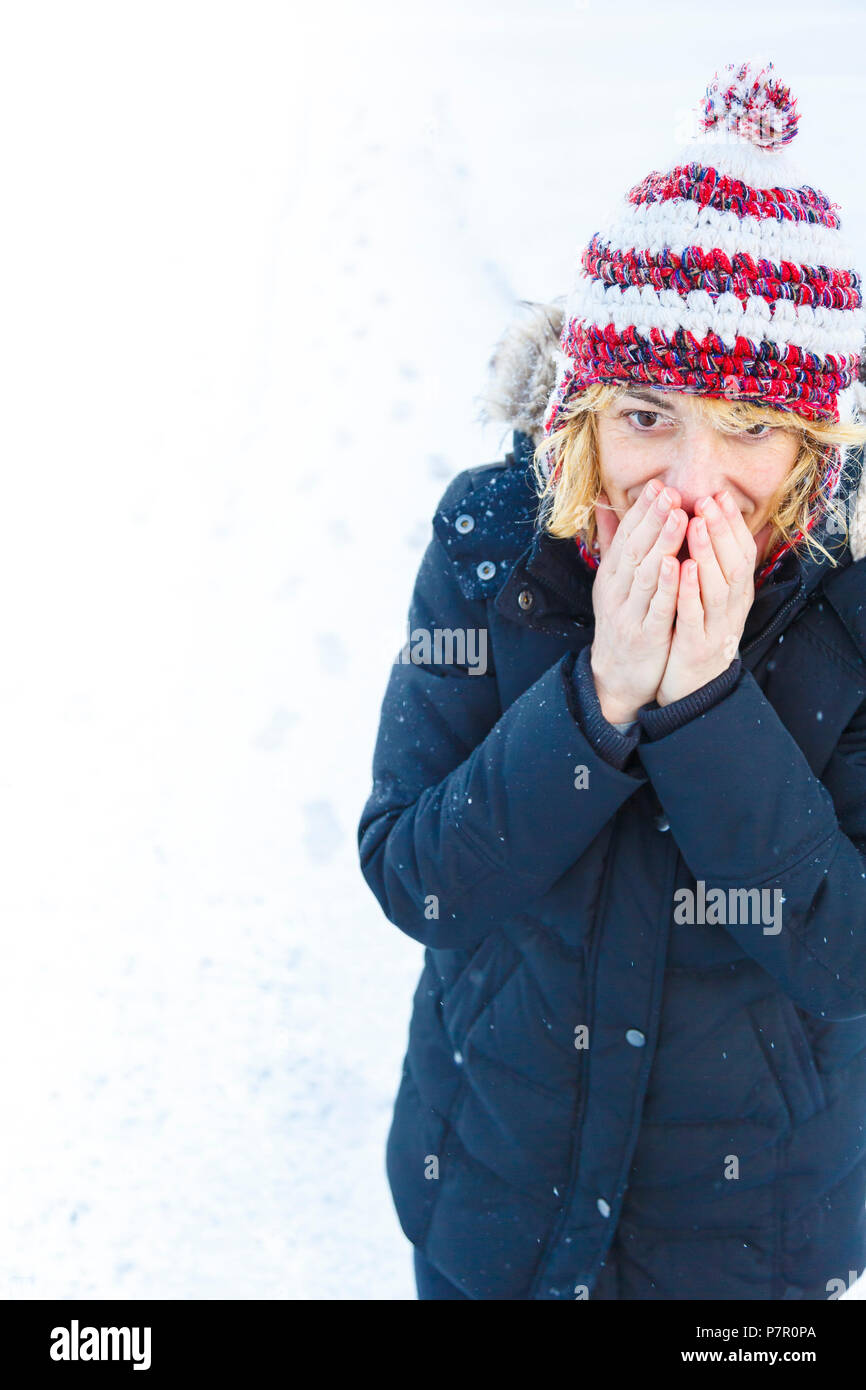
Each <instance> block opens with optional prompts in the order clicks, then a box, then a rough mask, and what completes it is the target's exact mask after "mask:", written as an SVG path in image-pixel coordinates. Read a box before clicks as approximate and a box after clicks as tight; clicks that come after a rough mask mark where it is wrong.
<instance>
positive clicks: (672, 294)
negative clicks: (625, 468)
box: [544, 62, 866, 434]
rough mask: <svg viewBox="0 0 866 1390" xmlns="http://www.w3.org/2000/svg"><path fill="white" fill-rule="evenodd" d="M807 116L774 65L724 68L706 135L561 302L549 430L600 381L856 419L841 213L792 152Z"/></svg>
mask: <svg viewBox="0 0 866 1390" xmlns="http://www.w3.org/2000/svg"><path fill="white" fill-rule="evenodd" d="M798 121H799V113H798V112H797V110H796V101H795V100H794V98H792V96H791V93H790V90H789V89H788V87H786V86H784V84H783V83H781V82H780V81H779V79H778V78H777V77H775V76H774V75H773V64H772V63H771V62H767V63H765V64H763V65H759V64H758V63H749V62H746V63H740V64H734V63H729V64H728V65H727V67H725V68H724V69H723V71H722V73H721V75H720V74H719V73H716V74H715V76H714V77H713V80H712V82H711V83H710V85H709V87H708V88H707V92H706V96H705V98H704V99H703V101H702V103H701V105H700V107H699V108H698V111H697V133H696V134H695V135H693V136H692V138H691V139H690V141H689V142H688V143H687V144H685V145H681V146H680V147H679V148H678V149H677V150H676V151H675V153H674V157H673V162H672V164H671V165H669V166H668V167H666V169H665V170H664V171H662V172H659V171H658V170H655V171H653V172H652V173H650V174H648V175H647V177H646V178H645V179H644V180H643V181H642V182H641V183H639V184H637V185H636V186H635V187H633V188H631V189H630V190H629V191H628V193H627V194H626V196H625V198H624V199H623V200H621V202H620V204H619V205H618V207H617V208H616V210H615V211H614V213H613V215H612V217H611V218H609V219H608V221H607V224H606V227H605V229H604V230H602V231H599V232H597V233H596V234H595V235H594V236H593V237H592V239H591V240H590V243H589V245H588V246H587V247H586V249H585V250H584V251H583V253H582V256H581V260H580V269H579V272H578V280H577V284H576V286H575V288H574V290H573V291H572V294H571V296H570V297H569V298H568V300H567V302H566V305H565V318H564V324H563V329H562V336H561V338H560V348H561V353H560V354H559V355H558V370H557V378H556V384H555V386H554V389H553V391H552V392H551V394H550V397H549V400H548V404H547V410H546V414H545V421H544V428H545V433H546V434H550V433H551V431H552V430H553V429H555V428H556V426H557V423H559V416H560V412H561V411H562V408H563V407H564V406H565V405H566V404H567V403H568V401H569V400H570V399H571V397H572V396H573V395H574V394H575V393H576V392H578V391H580V390H583V389H584V388H585V387H587V386H589V385H592V384H593V383H595V382H618V383H621V384H626V383H632V384H637V383H639V382H640V383H643V384H647V383H652V384H653V385H655V386H658V387H668V388H677V389H680V390H685V391H693V392H697V393H699V394H701V395H707V396H719V397H728V398H730V399H746V400H748V399H751V400H755V401H759V402H761V403H762V404H765V405H768V406H772V407H773V408H775V409H782V410H791V411H796V412H797V413H798V414H800V415H803V416H805V417H806V418H807V419H810V420H819V419H824V420H835V421H838V420H839V419H840V418H847V417H848V416H849V415H850V406H849V405H848V403H847V398H844V401H843V407H844V408H843V410H842V413H841V415H840V409H839V399H838V397H839V393H840V392H843V391H845V390H846V388H848V387H849V386H850V385H851V383H852V382H854V381H856V379H857V368H858V361H859V354H860V351H861V348H862V347H863V345H864V341H866V328H864V325H866V315H864V311H863V308H862V307H861V306H862V299H861V279H860V276H859V275H858V274H857V272H856V271H855V270H853V269H851V255H850V252H849V250H848V248H847V247H846V246H845V244H844V242H843V240H842V236H841V231H840V227H841V220H840V217H839V205H838V204H837V203H832V202H831V201H830V199H829V198H827V197H826V196H825V195H824V194H823V193H820V192H818V190H817V189H815V188H813V187H811V185H809V184H807V183H805V182H804V181H803V180H802V178H801V177H800V174H799V172H798V171H797V169H796V168H795V166H794V165H793V164H792V162H791V159H790V155H789V153H788V151H787V149H786V146H788V145H790V143H791V141H792V140H793V139H794V137H795V136H796V134H797V124H798Z"/></svg>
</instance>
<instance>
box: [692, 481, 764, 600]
mask: <svg viewBox="0 0 866 1390" xmlns="http://www.w3.org/2000/svg"><path fill="white" fill-rule="evenodd" d="M734 510H735V511H736V513H737V515H738V516H739V517H740V520H741V521H742V515H741V513H740V510H739V508H738V507H735V508H734ZM695 514H696V515H697V516H701V517H702V518H703V519H704V521H705V522H706V523H707V530H708V532H709V536H710V541H711V542H712V546H713V550H714V551H715V554H716V559H717V560H718V562H719V567H720V569H721V571H722V573H723V575H724V576H725V579H726V580H727V582H728V584H730V585H731V586H733V587H735V588H742V587H744V586H745V584H746V583H747V581H748V580H749V579H750V578H751V576H752V574H753V572H754V565H753V564H750V560H749V555H748V553H747V551H746V549H744V539H743V536H742V532H740V533H739V534H735V533H734V528H733V526H732V525H731V520H729V518H728V517H727V516H726V515H725V512H724V511H723V510H722V508H721V506H720V505H719V503H718V501H717V500H716V498H715V497H704V498H703V499H702V500H701V501H700V502H697V503H696V504H695ZM743 526H744V527H745V522H743ZM745 529H746V530H747V531H748V527H745Z"/></svg>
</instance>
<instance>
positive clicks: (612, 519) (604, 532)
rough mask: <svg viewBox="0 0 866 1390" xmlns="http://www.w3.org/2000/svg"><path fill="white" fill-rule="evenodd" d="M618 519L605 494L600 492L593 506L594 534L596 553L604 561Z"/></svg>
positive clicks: (615, 530)
mask: <svg viewBox="0 0 866 1390" xmlns="http://www.w3.org/2000/svg"><path fill="white" fill-rule="evenodd" d="M619 524H620V523H619V518H618V517H617V514H616V512H615V511H614V509H613V507H612V506H611V505H610V501H609V499H608V496H607V493H606V492H600V493H599V495H598V498H597V500H596V504H595V533H596V536H597V538H598V553H599V557H600V559H602V560H603V559H604V557H605V556H606V555H607V553H608V551H609V550H610V547H611V543H612V541H613V538H614V536H615V535H616V532H617V527H618V526H619Z"/></svg>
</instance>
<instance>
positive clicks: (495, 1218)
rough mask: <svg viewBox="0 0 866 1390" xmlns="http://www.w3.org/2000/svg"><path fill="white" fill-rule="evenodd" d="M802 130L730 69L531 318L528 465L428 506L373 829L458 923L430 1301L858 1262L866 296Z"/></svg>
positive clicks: (418, 1010)
mask: <svg viewBox="0 0 866 1390" xmlns="http://www.w3.org/2000/svg"><path fill="white" fill-rule="evenodd" d="M796 124H797V115H796V111H795V106H794V103H793V102H792V100H791V98H790V93H789V91H788V89H787V88H785V87H784V86H782V84H781V83H779V81H778V80H777V79H776V78H775V77H774V76H773V74H772V65H771V64H770V65H768V66H767V67H766V68H758V67H757V66H754V65H750V64H748V63H746V64H743V65H741V66H739V67H734V66H733V65H731V66H729V68H727V69H725V70H724V72H723V74H722V75H721V77H719V76H718V75H717V76H716V78H715V79H714V81H713V82H712V83H711V85H710V87H709V88H708V90H707V96H706V100H705V101H704V103H703V105H702V108H701V121H700V128H699V132H698V136H697V138H696V139H695V140H694V141H693V143H692V144H691V145H689V146H688V147H687V150H686V151H685V152H684V153H683V152H681V153H680V154H679V155H678V156H677V158H676V159H675V161H674V163H673V165H672V166H670V167H668V169H667V171H666V172H661V173H660V172H654V173H652V174H651V175H649V177H648V178H647V179H646V180H644V182H643V183H642V184H639V185H638V186H637V187H636V188H633V189H631V190H630V192H629V194H628V197H627V199H626V201H625V202H624V204H623V206H622V208H621V209H620V210H619V211H618V213H617V214H616V216H615V217H614V219H613V221H612V223H611V224H610V226H609V227H608V229H607V230H606V231H605V232H602V233H599V234H598V235H596V236H594V237H593V238H592V240H591V242H590V244H589V246H588V247H587V249H586V251H585V252H584V255H583V258H582V270H581V275H580V277H579V280H578V284H577V287H576V290H575V292H574V294H573V296H572V298H571V300H570V301H569V304H568V305H567V306H566V312H565V315H564V318H563V319H562V321H561V322H560V321H559V319H558V317H557V315H558V310H557V309H556V308H555V306H552V307H550V308H548V309H543V308H542V309H539V310H536V313H535V317H534V319H533V322H532V323H531V325H530V326H529V327H528V328H522V327H521V328H515V329H513V330H511V332H510V333H509V334H508V335H507V337H506V339H505V340H504V342H503V344H502V345H501V347H500V349H499V351H498V353H497V354H496V356H495V358H494V362H493V367H494V370H495V383H494V391H495V392H497V391H498V404H497V406H496V409H497V410H498V413H499V414H500V415H501V416H502V417H503V418H508V419H509V420H510V421H511V423H512V424H513V427H514V430H515V434H514V441H515V447H514V452H513V453H512V454H509V455H508V456H507V458H506V459H505V460H504V461H503V462H501V463H499V464H494V465H489V466H486V467H481V468H475V469H470V470H467V471H466V472H465V473H462V474H460V475H459V477H457V478H455V480H454V481H453V482H452V484H451V486H450V487H449V488H448V490H447V491H446V493H445V495H444V497H443V498H442V501H441V504H440V506H439V509H438V511H437V514H436V517H435V519H434V530H435V535H434V538H433V540H432V542H431V544H430V546H429V548H428V550H427V552H426V554H425V556H424V559H423V561H422V564H421V568H420V571H419V574H418V579H417V583H416V587H415V592H414V595H413V599H412V606H411V613H410V636H411V647H410V650H409V657H408V659H406V656H407V654H406V652H404V654H403V659H402V660H401V661H399V662H398V663H396V664H395V666H394V669H393V672H392V675H391V680H390V684H389V686H388V690H387V693H386V695H385V700H384V705H383V709H382V718H381V726H380V731H379V738H378V742H377V746H376V751H375V756H374V767H373V789H372V793H371V795H370V798H369V800H368V802H367V804H366V806H365V808H364V811H363V814H362V818H361V823H360V827H359V845H360V856H361V864H362V868H363V872H364V875H365V878H366V880H367V882H368V883H369V885H370V886H371V888H372V889H373V891H374V892H375V894H376V896H377V898H378V900H379V902H380V903H381V905H382V908H383V910H384V912H385V914H386V915H387V917H388V918H389V919H390V920H391V921H392V922H393V923H395V924H396V925H397V926H398V927H400V928H401V929H402V930H403V931H405V932H406V933H407V934H408V935H409V936H411V937H413V938H414V939H415V940H417V941H420V942H422V943H423V944H424V945H425V947H426V948H427V949H426V953H425V965H424V970H423V974H422V976H421V980H420V983H419V985H418V989H417V992H416V995H415V1002H414V1009H413V1015H412V1021H411V1026H410V1032H409V1044H408V1051H407V1055H406V1060H405V1063H404V1067H403V1075H402V1080H401V1084H400V1088H399V1094H398V1097H397V1101H396V1106H395V1113H394V1119H393V1123H392V1126H391V1132H390V1135H389V1140H388V1152H387V1164H388V1175H389V1180H390V1184H391V1190H392V1193H393V1196H394V1200H395V1204H396V1208H397V1212H398V1215H399V1218H400V1221H401V1224H402V1228H403V1230H404V1232H405V1234H406V1235H407V1236H408V1238H409V1240H410V1241H411V1242H412V1243H413V1245H414V1247H415V1260H416V1274H417V1280H418V1291H419V1296H420V1297H421V1298H449V1299H457V1298H470V1299H473V1298H474V1299H548V1300H550V1299H553V1300H556V1299H573V1298H578V1299H583V1298H598V1299H667V1300H669V1299H693V1298H697V1299H738V1298H744V1299H756V1300H763V1299H772V1300H775V1299H826V1298H832V1297H838V1296H839V1294H840V1293H841V1292H843V1291H844V1290H845V1289H846V1288H847V1287H848V1286H849V1285H850V1283H851V1282H852V1281H853V1279H854V1278H856V1277H857V1276H858V1275H859V1273H860V1272H861V1271H862V1270H863V1267H864V1264H866V1211H864V1197H866V570H864V564H863V561H862V560H861V559H860V556H861V555H862V554H863V553H864V552H866V525H864V517H866V483H864V485H863V486H862V487H861V486H860V475H861V472H862V471H863V470H862V463H863V454H862V447H861V446H862V443H863V441H864V439H866V429H864V427H863V426H862V424H860V423H859V417H858V414H857V412H856V411H855V409H854V405H855V401H854V399H853V398H854V396H855V395H856V393H857V391H858V387H857V369H858V361H859V353H860V350H861V348H862V345H863V311H862V308H861V297H860V280H859V277H858V276H857V275H856V273H855V272H854V271H852V270H851V269H850V262H849V260H848V258H847V252H846V251H845V250H844V248H843V247H842V243H841V241H840V232H839V219H838V216H837V214H836V211H835V205H834V204H831V203H830V202H829V200H828V199H826V198H825V197H824V195H822V194H820V193H818V192H817V191H816V190H815V189H814V188H812V187H811V186H810V185H807V184H804V183H803V181H802V179H800V178H799V176H798V175H797V174H796V173H795V171H794V168H793V166H792V165H791V163H790V161H789V158H788V154H787V152H786V151H785V149H784V147H785V146H786V145H787V144H789V143H790V141H791V139H792V138H793V136H794V134H795V133H796ZM557 337H558V339H559V347H560V349H561V351H559V352H557V351H556V342H557ZM554 357H555V358H556V361H554ZM554 374H555V375H554ZM533 484H535V485H533ZM858 488H859V492H858ZM419 637H423V638H425V639H426V640H424V641H421V640H419ZM437 638H438V641H437ZM470 648H471V650H472V652H473V653H475V654H476V655H477V654H478V653H480V652H483V653H484V656H485V659H484V661H483V662H481V661H475V662H470V661H469V660H468V658H467V652H468V651H469V650H470Z"/></svg>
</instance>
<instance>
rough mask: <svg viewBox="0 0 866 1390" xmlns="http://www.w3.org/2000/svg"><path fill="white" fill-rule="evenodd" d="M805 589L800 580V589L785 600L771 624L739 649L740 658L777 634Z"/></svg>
mask: <svg viewBox="0 0 866 1390" xmlns="http://www.w3.org/2000/svg"><path fill="white" fill-rule="evenodd" d="M805 587H806V586H805V584H804V582H803V580H802V579H801V580H800V587H799V589H798V590H797V592H796V593H795V594H792V595H791V597H790V598H789V599H788V600H787V602H785V603H783V604H782V607H781V608H780V609H779V611H778V613H777V614H776V616H775V618H774V619H773V620H772V622H771V623H769V624H768V625H767V627H765V628H764V630H763V632H759V633H758V635H757V637H753V638H752V640H751V642H749V643H748V644H747V645H746V646H745V647H742V648H741V650H740V656H741V657H744V656H745V655H746V654H747V653H748V652H750V651H751V650H752V648H753V647H756V646H757V645H758V643H759V642H765V641H766V640H767V638H768V637H772V636H773V635H774V633H776V632H778V630H779V628H780V627H781V625H782V623H784V621H785V619H786V618H787V616H788V614H789V613H790V611H791V609H792V608H793V607H794V605H795V604H797V603H799V602H800V599H801V598H802V597H803V590H804V589H805Z"/></svg>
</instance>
